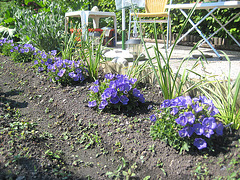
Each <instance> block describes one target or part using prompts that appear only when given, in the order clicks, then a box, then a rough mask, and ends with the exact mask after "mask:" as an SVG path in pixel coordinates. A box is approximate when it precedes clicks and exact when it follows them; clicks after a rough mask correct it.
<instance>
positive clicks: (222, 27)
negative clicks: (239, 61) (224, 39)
mask: <svg viewBox="0 0 240 180" xmlns="http://www.w3.org/2000/svg"><path fill="white" fill-rule="evenodd" d="M207 11H208V10H207ZM208 12H209V11H208ZM239 14H240V12H239V13H237V14H236V15H235V16H234V17H232V18H231V19H230V20H229V21H228V22H227V23H226V24H224V25H223V24H222V23H221V22H220V21H219V20H218V19H217V18H216V17H215V16H214V15H213V14H211V16H212V17H213V18H214V19H215V20H216V21H217V23H218V24H219V25H220V26H221V27H220V28H219V29H218V30H217V31H215V32H214V33H213V34H212V35H211V36H209V37H208V38H207V40H209V39H210V38H212V37H213V36H214V35H215V34H217V33H218V32H219V31H220V30H221V29H224V30H225V32H226V33H228V35H229V36H230V37H231V38H232V39H233V40H234V41H235V42H236V44H237V45H238V46H239V47H240V43H239V42H238V41H237V40H236V39H235V38H234V37H233V36H232V35H231V34H230V33H229V31H228V30H227V29H226V28H225V26H226V25H228V24H229V23H230V22H231V21H233V20H234V19H236V17H237V16H239ZM204 42H205V41H203V42H202V43H201V44H199V46H201V45H202V44H203V43H204Z"/></svg>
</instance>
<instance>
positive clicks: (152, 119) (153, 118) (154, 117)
mask: <svg viewBox="0 0 240 180" xmlns="http://www.w3.org/2000/svg"><path fill="white" fill-rule="evenodd" d="M149 119H150V120H151V121H152V122H155V121H156V120H157V118H156V116H155V114H153V115H151V116H150V117H149Z"/></svg>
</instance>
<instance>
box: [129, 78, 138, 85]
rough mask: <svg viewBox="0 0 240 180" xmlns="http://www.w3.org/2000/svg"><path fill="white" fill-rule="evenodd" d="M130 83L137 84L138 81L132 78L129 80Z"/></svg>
mask: <svg viewBox="0 0 240 180" xmlns="http://www.w3.org/2000/svg"><path fill="white" fill-rule="evenodd" d="M129 82H130V83H131V84H135V82H137V79H135V78H131V79H130V80H129Z"/></svg>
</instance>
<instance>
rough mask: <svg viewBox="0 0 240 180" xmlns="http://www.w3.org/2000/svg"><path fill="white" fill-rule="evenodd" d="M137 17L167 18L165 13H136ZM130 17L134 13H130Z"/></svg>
mask: <svg viewBox="0 0 240 180" xmlns="http://www.w3.org/2000/svg"><path fill="white" fill-rule="evenodd" d="M136 15H137V16H138V17H168V14H167V12H160V13H136ZM131 16H134V13H131Z"/></svg>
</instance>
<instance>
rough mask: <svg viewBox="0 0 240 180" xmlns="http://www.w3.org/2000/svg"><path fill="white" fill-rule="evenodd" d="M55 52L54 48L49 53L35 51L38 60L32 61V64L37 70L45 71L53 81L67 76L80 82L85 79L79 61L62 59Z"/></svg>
mask: <svg viewBox="0 0 240 180" xmlns="http://www.w3.org/2000/svg"><path fill="white" fill-rule="evenodd" d="M56 54H57V51H56V50H53V51H51V52H49V53H46V52H44V51H38V52H36V53H35V55H36V56H37V57H38V60H36V61H35V62H34V65H35V66H37V67H38V71H39V72H41V71H47V72H48V75H49V76H50V77H51V78H52V80H53V81H54V80H57V81H60V82H61V80H62V79H63V78H67V79H72V80H73V81H81V82H82V81H83V80H84V79H85V77H84V71H85V70H84V68H83V67H82V64H81V62H80V61H73V60H67V59H64V60H63V59H61V58H60V57H56Z"/></svg>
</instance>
